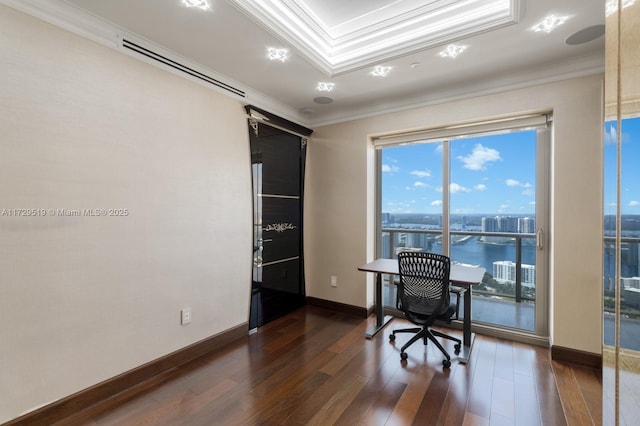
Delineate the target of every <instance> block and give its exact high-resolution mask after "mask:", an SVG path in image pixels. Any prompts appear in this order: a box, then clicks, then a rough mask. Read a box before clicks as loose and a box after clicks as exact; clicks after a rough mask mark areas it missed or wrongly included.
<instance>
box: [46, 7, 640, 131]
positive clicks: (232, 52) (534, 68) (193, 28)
mask: <svg viewBox="0 0 640 426" xmlns="http://www.w3.org/2000/svg"><path fill="white" fill-rule="evenodd" d="M56 1H62V0H56ZM253 1H254V3H262V2H263V0H260V1H258V0H253ZM460 1H464V2H469V1H470V2H471V3H473V2H476V1H480V2H482V1H486V2H490V1H492V0H423V1H418V0H395V1H394V0H391V1H382V0H297V1H296V0H282V3H294V4H296V6H297V7H302V8H305V9H306V10H307V11H311V12H312V13H313V15H315V18H317V19H318V20H319V21H320V22H321V25H324V26H326V28H329V29H331V31H337V32H336V33H335V34H338V35H339V34H343V33H344V32H346V33H349V32H352V31H354V28H355V29H356V30H357V28H358V26H362V25H364V27H365V28H366V27H368V26H371V25H376V24H375V23H379V21H380V17H381V16H384V17H385V18H386V19H398V18H397V16H398V15H403V14H407V13H410V12H411V11H412V10H415V9H416V8H419V7H425V6H427V7H428V6H434V7H435V6H438V4H449V3H459V2H460ZM208 2H209V4H210V5H211V8H210V9H209V10H207V11H201V10H199V9H197V8H186V7H184V6H183V5H182V1H181V0H135V1H131V0H109V1H105V0H66V3H68V4H71V5H73V6H74V7H78V8H81V9H83V10H85V11H87V12H89V13H91V14H92V15H96V16H98V17H100V18H101V19H102V20H106V21H108V22H110V23H112V24H114V25H116V26H117V27H119V28H122V29H124V30H126V31H127V32H129V33H132V34H134V35H137V36H139V37H140V38H142V39H146V40H148V41H150V42H152V43H154V44H156V45H159V46H161V47H163V48H164V49H166V50H168V51H170V52H173V53H175V54H177V55H179V57H182V58H186V59H188V60H189V61H192V62H193V63H196V64H199V65H201V66H202V67H204V68H206V69H209V70H212V71H213V72H215V73H216V74H217V75H222V76H225V77H226V78H228V79H229V81H231V82H234V83H238V84H240V85H241V86H242V87H243V88H246V89H247V93H248V102H251V101H252V99H253V100H258V99H259V101H258V102H254V104H256V105H257V106H261V107H264V108H265V109H270V110H271V111H272V112H274V113H276V114H280V115H283V116H285V117H286V118H288V119H290V120H292V121H295V122H298V123H300V124H303V125H306V126H309V127H314V126H319V125H322V124H327V123H333V122H339V121H343V120H347V119H351V118H355V117H362V116H368V115H373V114H377V113H381V112H385V111H390V110H399V109H404V108H408V107H413V106H417V105H426V104H433V103H438V102H442V101H444V100H451V99H459V98H463V97H468V96H474V95H479V94H484V93H491V92H495V91H499V90H505V89H510V88H516V87H524V86H527V85H532V84H538V83H541V82H548V81H554V80H560V79H563V78H571V77H575V76H582V75H589V74H594V73H598V72H602V71H603V70H604V37H599V38H597V39H595V40H592V41H589V42H586V43H582V44H578V45H567V44H566V43H565V40H566V39H567V38H568V37H569V36H571V35H572V34H574V33H576V32H577V31H579V30H582V29H584V28H586V27H590V26H593V25H602V24H604V21H605V12H604V11H605V5H604V3H605V1H604V0H520V2H519V22H517V23H514V24H511V25H502V26H500V27H499V28H497V29H493V30H486V29H484V30H481V31H480V32H479V33H477V34H475V35H468V36H464V38H461V39H458V40H457V42H458V43H461V44H465V45H467V46H468V48H467V50H466V51H465V52H464V53H463V54H461V55H460V56H459V57H458V58H456V59H449V58H441V57H440V56H438V52H439V51H440V50H442V48H443V47H444V46H445V45H446V42H444V41H441V42H436V43H435V45H434V46H432V47H426V48H421V50H418V51H413V52H410V53H407V52H406V51H405V50H406V49H405V50H402V49H404V48H405V47H406V46H400V51H398V52H396V53H397V54H396V56H393V55H392V56H391V59H388V60H381V61H379V62H375V63H372V64H371V65H370V66H369V65H368V66H363V67H356V68H355V69H353V70H350V71H347V72H342V73H339V75H333V76H332V75H331V73H330V72H327V70H323V69H322V67H321V66H319V65H317V64H315V63H313V61H311V60H310V59H309V57H308V55H306V54H305V52H303V51H302V50H301V48H300V47H299V46H298V43H297V42H296V41H294V40H291V39H289V40H287V39H285V38H284V37H283V36H282V35H281V34H278V33H277V31H275V30H274V29H273V28H269V27H268V26H267V24H265V23H264V22H258V21H257V19H256V18H255V17H249V16H248V12H247V11H241V10H240V9H239V8H238V7H237V5H234V4H232V3H238V1H237V0H233V1H232V0H227V1H225V0H208ZM270 2H271V3H273V1H270ZM245 3H246V1H245ZM432 4H433V5H432ZM636 7H638V6H636ZM462 9H464V8H462ZM549 14H555V15H560V16H568V17H569V19H568V20H567V22H566V23H565V24H564V25H562V26H560V27H559V28H558V29H556V30H555V31H553V32H552V33H550V34H546V33H542V32H534V31H532V29H531V28H532V27H533V26H534V25H535V24H536V23H538V22H539V21H541V20H542V19H543V18H544V17H546V16H547V15H549ZM341 31H342V33H341ZM459 37H460V36H459ZM268 47H277V48H281V47H286V48H289V50H290V53H289V56H290V58H289V60H288V61H286V62H284V63H282V62H280V61H269V60H268V59H267V57H266V49H267V48H268ZM416 63H418V64H419V65H417V66H416V65H414V66H411V65H412V64H416ZM374 64H376V65H385V66H391V67H393V69H392V72H391V73H390V74H389V75H388V76H387V77H373V76H371V75H369V73H370V71H371V69H372V66H373V65H374ZM321 81H322V82H331V83H334V84H335V89H334V91H333V92H331V93H319V92H318V91H317V90H316V87H317V84H318V82H321ZM318 96H328V97H331V98H332V99H333V100H334V101H333V102H332V103H329V104H318V103H316V102H314V98H316V97H318ZM271 101H273V102H271ZM260 104H262V105H260Z"/></svg>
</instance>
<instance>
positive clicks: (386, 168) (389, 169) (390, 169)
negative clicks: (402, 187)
mask: <svg viewBox="0 0 640 426" xmlns="http://www.w3.org/2000/svg"><path fill="white" fill-rule="evenodd" d="M398 171H400V167H398V166H396V165H389V164H383V165H382V173H396V172H398Z"/></svg>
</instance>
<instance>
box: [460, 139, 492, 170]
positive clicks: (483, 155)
mask: <svg viewBox="0 0 640 426" xmlns="http://www.w3.org/2000/svg"><path fill="white" fill-rule="evenodd" d="M458 160H460V161H462V162H463V163H464V166H463V167H464V168H465V169H469V170H486V169H487V166H486V165H487V164H488V163H490V162H492V161H498V160H502V158H501V157H500V153H499V152H498V151H497V150H495V149H492V148H487V147H485V146H482V144H476V146H475V147H473V151H471V154H469V155H467V156H462V155H460V156H458Z"/></svg>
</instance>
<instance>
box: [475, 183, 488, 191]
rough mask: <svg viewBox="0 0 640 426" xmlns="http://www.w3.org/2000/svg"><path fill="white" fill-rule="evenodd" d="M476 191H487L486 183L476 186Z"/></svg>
mask: <svg viewBox="0 0 640 426" xmlns="http://www.w3.org/2000/svg"><path fill="white" fill-rule="evenodd" d="M474 188H475V190H476V191H485V190H486V189H487V185H485V184H484V183H479V184H478V185H476V186H474Z"/></svg>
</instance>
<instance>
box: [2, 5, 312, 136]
mask: <svg viewBox="0 0 640 426" xmlns="http://www.w3.org/2000/svg"><path fill="white" fill-rule="evenodd" d="M0 4H2V5H5V6H8V7H11V8H13V9H15V10H18V11H20V12H22V13H25V14H27V15H30V16H32V17H34V18H37V19H39V20H41V21H44V22H47V23H49V24H52V25H54V26H56V27H59V28H62V29H64V30H66V31H69V32H71V33H74V34H76V35H79V36H81V37H83V38H86V39H89V40H92V41H94V42H96V43H99V44H101V45H103V46H106V47H109V48H112V49H115V50H117V51H119V52H120V53H123V54H126V55H128V56H131V57H134V58H136V59H138V60H141V61H143V62H146V63H148V64H151V65H153V66H156V67H159V68H161V69H163V70H165V71H168V72H170V73H172V74H175V75H177V76H180V77H182V78H186V79H188V80H190V81H193V82H194V83H197V84H199V85H202V86H203V87H206V88H208V89H211V90H214V91H216V92H218V93H220V94H223V95H225V96H228V97H232V98H234V99H238V97H237V96H234V95H233V94H231V93H229V92H227V91H225V90H221V89H219V88H216V87H213V86H211V85H208V84H206V83H204V82H202V81H201V80H199V79H197V78H194V77H191V76H189V75H185V74H184V73H181V72H179V71H177V70H175V69H173V68H170V67H166V66H162V65H159V64H158V63H157V62H154V61H153V60H150V59H149V58H145V57H143V56H140V55H134V54H132V53H131V52H130V51H128V50H127V49H125V48H123V46H122V40H123V39H124V38H127V39H132V40H135V41H137V42H140V43H143V44H144V45H145V46H146V47H150V48H152V49H153V50H154V51H155V52H158V53H161V54H162V55H163V56H166V57H168V58H170V59H171V60H174V61H176V62H179V63H181V64H184V65H187V66H188V67H190V68H192V69H194V70H197V71H198V72H201V73H203V74H207V75H209V76H212V77H213V78H216V79H218V80H221V81H224V82H226V83H228V84H230V85H231V86H235V87H239V88H242V89H243V90H244V91H245V98H243V99H242V102H243V103H245V102H246V103H250V104H253V105H256V106H258V107H260V108H263V109H265V110H269V111H273V112H274V113H275V114H278V115H280V116H282V117H284V118H286V119H288V120H290V121H293V122H296V123H298V124H300V125H303V126H307V124H308V123H307V120H306V117H303V116H301V114H300V113H299V112H298V111H297V110H295V109H293V108H291V107H289V106H288V105H285V104H284V103H282V102H280V101H278V100H277V99H273V98H271V97H269V96H267V95H265V94H263V93H261V92H259V91H257V90H254V89H252V88H249V87H246V86H244V85H242V84H241V83H239V82H236V81H234V80H233V79H231V78H229V77H227V76H225V75H222V74H220V73H218V72H216V71H214V70H212V69H210V68H207V67H204V66H202V65H200V64H198V63H195V62H193V61H190V60H189V59H187V58H184V57H182V56H180V55H178V54H176V53H175V52H172V51H169V50H167V49H165V48H164V47H162V46H159V45H157V44H155V43H153V42H151V41H149V40H146V39H144V38H142V37H140V36H138V35H137V34H132V33H130V32H128V31H126V30H124V29H123V28H120V27H118V26H116V25H114V24H112V23H110V22H107V21H104V20H102V19H101V18H98V17H97V16H94V15H92V14H90V13H87V12H85V11H83V10H80V9H78V8H77V7H75V6H73V5H71V4H69V3H67V2H66V1H64V0H0Z"/></svg>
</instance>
